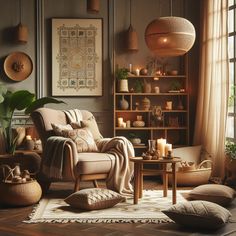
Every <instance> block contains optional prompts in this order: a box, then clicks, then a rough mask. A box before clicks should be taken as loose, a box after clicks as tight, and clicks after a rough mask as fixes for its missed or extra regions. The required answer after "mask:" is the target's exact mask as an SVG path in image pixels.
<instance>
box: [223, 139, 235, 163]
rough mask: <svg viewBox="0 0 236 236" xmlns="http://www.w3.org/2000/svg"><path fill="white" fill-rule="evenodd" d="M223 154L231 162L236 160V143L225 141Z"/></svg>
mask: <svg viewBox="0 0 236 236" xmlns="http://www.w3.org/2000/svg"><path fill="white" fill-rule="evenodd" d="M225 154H226V155H227V156H228V157H229V158H230V159H231V161H233V160H236V143H234V142H230V141H227V142H226V144H225Z"/></svg>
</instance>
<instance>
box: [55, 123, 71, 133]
mask: <svg viewBox="0 0 236 236" xmlns="http://www.w3.org/2000/svg"><path fill="white" fill-rule="evenodd" d="M51 125H52V129H53V131H54V133H55V135H58V136H63V133H62V131H63V130H66V131H67V130H73V128H72V126H71V125H70V124H67V125H62V124H55V123H52V124H51Z"/></svg>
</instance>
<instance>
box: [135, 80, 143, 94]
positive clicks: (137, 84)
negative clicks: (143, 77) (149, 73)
mask: <svg viewBox="0 0 236 236" xmlns="http://www.w3.org/2000/svg"><path fill="white" fill-rule="evenodd" d="M134 91H135V92H136V93H142V91H143V83H142V81H140V80H139V79H137V80H135V84H134Z"/></svg>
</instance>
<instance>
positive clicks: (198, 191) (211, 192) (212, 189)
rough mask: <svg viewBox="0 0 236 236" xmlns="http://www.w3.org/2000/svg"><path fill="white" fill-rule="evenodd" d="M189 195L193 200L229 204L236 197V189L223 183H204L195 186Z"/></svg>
mask: <svg viewBox="0 0 236 236" xmlns="http://www.w3.org/2000/svg"><path fill="white" fill-rule="evenodd" d="M189 197H190V198H191V199H193V200H205V201H209V202H214V203H217V204H219V205H221V206H227V205H229V204H230V203H231V202H232V201H233V199H234V198H235V190H234V189H232V188H230V187H228V186H225V185H221V184H204V185H200V186H198V187H196V188H194V189H193V190H192V191H191V192H190V193H189Z"/></svg>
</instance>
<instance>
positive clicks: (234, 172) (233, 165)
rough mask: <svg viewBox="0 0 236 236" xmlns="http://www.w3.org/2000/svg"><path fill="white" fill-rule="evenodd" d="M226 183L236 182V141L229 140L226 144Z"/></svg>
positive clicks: (233, 183) (232, 183)
mask: <svg viewBox="0 0 236 236" xmlns="http://www.w3.org/2000/svg"><path fill="white" fill-rule="evenodd" d="M225 170H226V179H225V181H226V184H229V185H235V183H236V143H234V142H232V141H227V142H226V144H225Z"/></svg>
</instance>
